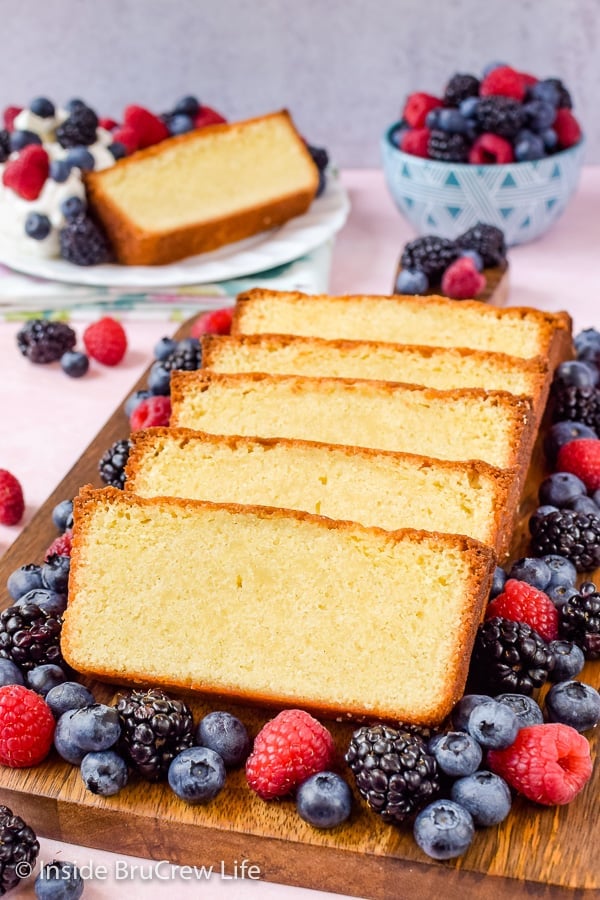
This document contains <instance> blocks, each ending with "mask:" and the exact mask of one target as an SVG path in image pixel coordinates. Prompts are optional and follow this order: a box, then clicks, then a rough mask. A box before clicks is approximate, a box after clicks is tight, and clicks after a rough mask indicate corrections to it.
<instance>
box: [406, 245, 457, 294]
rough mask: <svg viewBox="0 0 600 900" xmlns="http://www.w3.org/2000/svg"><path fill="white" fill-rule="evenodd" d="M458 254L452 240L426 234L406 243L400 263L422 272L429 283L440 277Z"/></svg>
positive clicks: (407, 267)
mask: <svg viewBox="0 0 600 900" xmlns="http://www.w3.org/2000/svg"><path fill="white" fill-rule="evenodd" d="M458 255H459V249H458V247H457V246H456V243H455V242H454V241H450V240H448V239H447V238H442V237H437V236H436V235H434V234H426V235H425V236H424V237H420V238H416V239H415V240H414V241H410V242H409V243H408V244H406V246H405V247H404V250H403V251H402V258H401V260H400V265H401V266H402V268H403V269H417V271H419V272H424V273H425V275H427V278H428V279H429V282H430V283H431V282H433V281H436V279H439V278H441V276H442V274H443V273H444V270H445V269H447V268H448V266H449V265H450V264H451V263H453V262H454V260H455V259H458Z"/></svg>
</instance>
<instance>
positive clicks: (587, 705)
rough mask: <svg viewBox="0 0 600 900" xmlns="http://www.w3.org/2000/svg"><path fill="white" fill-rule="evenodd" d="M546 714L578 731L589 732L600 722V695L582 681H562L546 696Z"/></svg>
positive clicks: (551, 718) (553, 686)
mask: <svg viewBox="0 0 600 900" xmlns="http://www.w3.org/2000/svg"><path fill="white" fill-rule="evenodd" d="M545 705H546V714H547V716H548V719H549V720H550V721H551V722H562V723H563V724H564V725H570V726H571V727H572V728H575V730H576V731H588V729H590V728H593V727H594V726H595V725H597V724H598V722H600V694H599V693H598V691H597V690H596V689H595V688H593V687H592V686H591V685H590V684H585V683H584V682H582V681H561V682H559V683H558V684H553V685H552V687H551V688H550V690H549V691H548V693H547V694H546V701H545Z"/></svg>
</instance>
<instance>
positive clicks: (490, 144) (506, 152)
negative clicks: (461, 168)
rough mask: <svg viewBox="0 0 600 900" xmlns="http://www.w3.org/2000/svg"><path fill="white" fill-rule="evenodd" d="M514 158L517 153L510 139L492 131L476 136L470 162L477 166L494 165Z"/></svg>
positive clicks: (512, 160)
mask: <svg viewBox="0 0 600 900" xmlns="http://www.w3.org/2000/svg"><path fill="white" fill-rule="evenodd" d="M514 160H515V154H514V153H513V148H512V144H511V143H510V141H507V140H505V139H504V138H501V137H500V136H499V135H497V134H492V133H491V132H486V133H485V134H480V135H479V137H478V138H475V140H474V141H473V144H472V146H471V149H470V150H469V162H470V163H472V164H474V165H477V166H493V165H499V164H501V163H510V162H514Z"/></svg>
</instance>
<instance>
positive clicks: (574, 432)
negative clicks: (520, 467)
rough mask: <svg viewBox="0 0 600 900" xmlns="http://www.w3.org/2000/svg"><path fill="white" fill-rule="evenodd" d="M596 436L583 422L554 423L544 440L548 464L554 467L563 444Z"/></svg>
mask: <svg viewBox="0 0 600 900" xmlns="http://www.w3.org/2000/svg"><path fill="white" fill-rule="evenodd" d="M597 436H598V435H597V434H596V432H595V431H594V429H593V428H590V426H589V425H584V424H583V422H569V421H566V420H565V421H564V422H556V423H555V424H554V425H552V426H551V427H550V429H549V431H548V433H547V434H546V437H545V438H544V452H545V454H546V456H547V458H548V462H549V463H550V464H551V465H554V464H555V462H556V457H557V456H558V451H559V450H560V448H561V447H562V446H564V444H568V443H570V442H571V441H577V440H580V439H581V438H596V437H597Z"/></svg>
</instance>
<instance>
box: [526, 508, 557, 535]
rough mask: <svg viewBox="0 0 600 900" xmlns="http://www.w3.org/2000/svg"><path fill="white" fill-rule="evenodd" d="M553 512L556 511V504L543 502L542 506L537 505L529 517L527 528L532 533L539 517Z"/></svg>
mask: <svg viewBox="0 0 600 900" xmlns="http://www.w3.org/2000/svg"><path fill="white" fill-rule="evenodd" d="M553 512H558V506H552V505H551V504H550V503H545V504H544V505H543V506H538V508H537V509H536V510H535V512H534V513H533V514H532V515H531V517H530V519H529V530H530V531H531V532H532V533H533V532H534V531H535V528H536V525H537V523H538V522H539V521H540V519H543V518H544V516H549V515H550V513H553Z"/></svg>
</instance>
